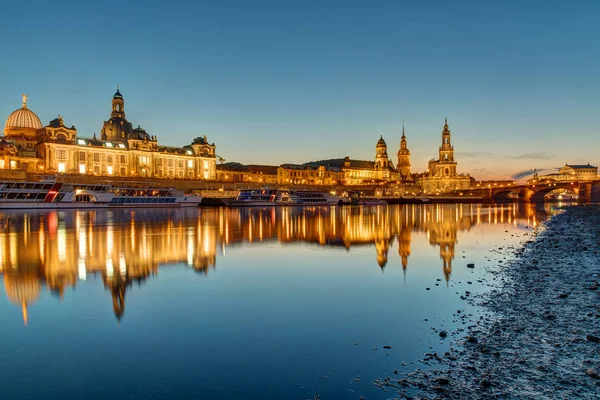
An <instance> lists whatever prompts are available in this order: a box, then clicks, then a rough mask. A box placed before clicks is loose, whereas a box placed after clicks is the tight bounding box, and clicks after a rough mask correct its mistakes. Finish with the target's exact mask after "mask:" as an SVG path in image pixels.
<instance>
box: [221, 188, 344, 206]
mask: <svg viewBox="0 0 600 400" xmlns="http://www.w3.org/2000/svg"><path fill="white" fill-rule="evenodd" d="M338 201H339V197H337V196H332V195H330V194H329V193H327V192H318V191H308V190H287V189H242V190H240V191H239V192H238V195H237V197H236V198H235V199H226V200H223V203H224V204H225V205H226V206H230V207H251V206H285V205H288V206H294V205H335V204H338Z"/></svg>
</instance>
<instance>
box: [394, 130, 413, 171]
mask: <svg viewBox="0 0 600 400" xmlns="http://www.w3.org/2000/svg"><path fill="white" fill-rule="evenodd" d="M396 167H397V168H398V172H399V173H400V176H401V177H402V180H406V179H408V178H410V151H409V150H408V148H407V147H406V136H404V122H403V123H402V140H400V150H398V164H396Z"/></svg>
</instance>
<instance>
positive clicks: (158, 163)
mask: <svg viewBox="0 0 600 400" xmlns="http://www.w3.org/2000/svg"><path fill="white" fill-rule="evenodd" d="M162 161H163V160H162V158H159V159H158V160H156V164H157V165H158V166H159V167H162Z"/></svg>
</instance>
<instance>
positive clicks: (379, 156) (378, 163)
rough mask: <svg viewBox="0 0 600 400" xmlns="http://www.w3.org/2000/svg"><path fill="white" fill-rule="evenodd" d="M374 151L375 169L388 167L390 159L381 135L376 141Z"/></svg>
mask: <svg viewBox="0 0 600 400" xmlns="http://www.w3.org/2000/svg"><path fill="white" fill-rule="evenodd" d="M375 151H376V152H375V169H388V168H389V167H390V159H389V158H388V155H387V144H386V143H385V140H383V135H382V136H381V137H380V138H379V140H378V141H377V147H376V149H375Z"/></svg>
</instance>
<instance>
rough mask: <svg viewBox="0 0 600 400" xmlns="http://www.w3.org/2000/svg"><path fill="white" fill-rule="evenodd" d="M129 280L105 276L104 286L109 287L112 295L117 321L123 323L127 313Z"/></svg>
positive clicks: (115, 276) (117, 276) (118, 276)
mask: <svg viewBox="0 0 600 400" xmlns="http://www.w3.org/2000/svg"><path fill="white" fill-rule="evenodd" d="M128 283H129V282H128V279H127V278H126V277H121V276H120V275H114V276H112V277H107V276H106V275H105V276H104V286H105V287H109V288H110V291H111V294H112V302H113V311H114V312H115V317H117V320H119V321H121V318H122V317H123V314H124V313H125V293H126V291H127V285H128Z"/></svg>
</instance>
